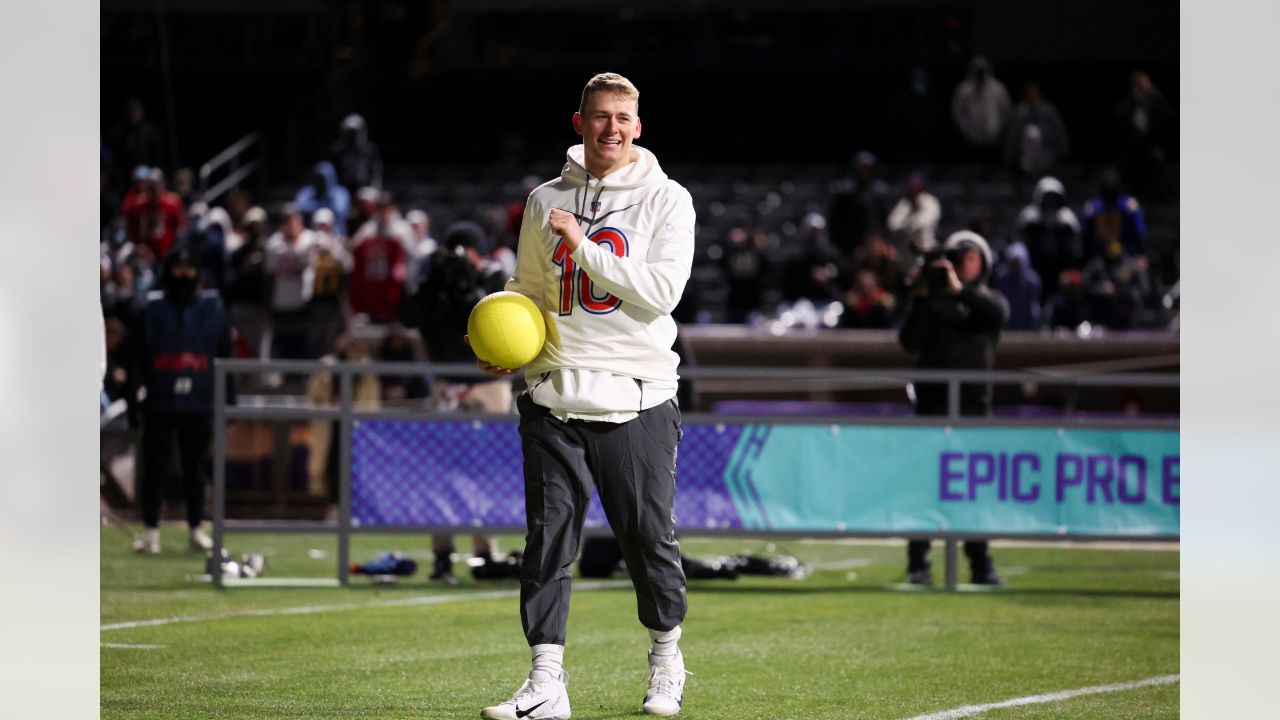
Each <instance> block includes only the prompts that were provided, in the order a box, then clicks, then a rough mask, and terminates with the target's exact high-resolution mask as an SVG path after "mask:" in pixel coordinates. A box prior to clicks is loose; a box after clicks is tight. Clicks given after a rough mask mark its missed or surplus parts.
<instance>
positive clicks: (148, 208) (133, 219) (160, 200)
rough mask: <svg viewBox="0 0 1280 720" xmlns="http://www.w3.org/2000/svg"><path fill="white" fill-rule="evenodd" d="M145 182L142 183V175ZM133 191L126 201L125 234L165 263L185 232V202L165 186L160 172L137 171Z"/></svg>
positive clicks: (126, 196)
mask: <svg viewBox="0 0 1280 720" xmlns="http://www.w3.org/2000/svg"><path fill="white" fill-rule="evenodd" d="M144 172H145V173H146V179H145V180H142V179H141V178H142V177H143V173H144ZM133 179H134V187H133V189H132V190H130V191H129V193H128V194H126V195H125V197H124V208H123V213H124V217H125V234H126V238H127V239H128V241H129V242H131V243H134V244H135V245H147V246H148V247H150V248H151V252H152V253H153V254H154V255H155V256H156V259H157V260H163V259H164V256H165V255H167V254H168V253H169V248H171V247H173V241H174V238H175V237H177V235H178V231H179V230H181V229H182V225H183V212H182V201H181V200H179V199H178V196H177V195H175V194H174V193H171V192H169V191H168V190H166V189H165V186H164V173H163V172H162V171H161V170H160V169H159V168H143V167H141V166H140V167H138V168H136V169H135V170H134V173H133Z"/></svg>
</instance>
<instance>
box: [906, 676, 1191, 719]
mask: <svg viewBox="0 0 1280 720" xmlns="http://www.w3.org/2000/svg"><path fill="white" fill-rule="evenodd" d="M1180 677H1181V676H1179V675H1160V676H1157V677H1153V678H1147V679H1146V680H1135V681H1134V682H1127V683H1116V684H1115V685H1095V686H1093V687H1084V688H1076V689H1075V690H1061V691H1059V692H1052V693H1045V694H1044V695H1028V696H1027V697H1020V698H1014V699H1012V700H1004V701H1001V702H997V703H989V704H987V705H965V706H964V707H958V708H955V709H953V710H943V711H942V712H936V713H930V714H928V715H916V716H915V717H912V718H907V720H954V719H955V718H964V717H969V716H971V715H978V714H981V713H984V712H986V711H988V710H998V709H1000V708H1007V707H1018V706H1020V705H1038V704H1040V703H1051V702H1058V701H1060V700H1070V699H1071V698H1077V697H1080V696H1082V695H1098V694H1101V693H1113V692H1121V691H1124V690H1135V689H1137V688H1142V687H1150V686H1152V685H1171V684H1173V683H1176V682H1178V681H1179V678H1180Z"/></svg>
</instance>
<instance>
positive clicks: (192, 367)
mask: <svg viewBox="0 0 1280 720" xmlns="http://www.w3.org/2000/svg"><path fill="white" fill-rule="evenodd" d="M162 277H163V286H164V291H163V293H162V294H161V295H160V296H159V297H158V298H156V299H154V300H152V301H151V302H149V303H148V304H147V308H146V310H145V313H144V319H143V324H142V328H143V332H142V337H141V341H140V343H139V346H138V355H137V360H136V361H135V362H136V366H137V367H138V368H139V370H138V373H137V377H139V379H140V380H141V381H142V383H143V385H144V386H145V387H146V397H145V400H144V401H143V405H142V415H141V417H142V457H143V464H142V470H143V472H142V478H141V483H140V487H139V492H138V495H139V496H140V497H141V498H142V521H143V524H144V525H145V527H146V530H145V531H144V532H143V534H142V535H141V536H140V537H138V538H137V540H136V541H135V542H134V545H133V549H134V550H136V551H137V552H142V553H149V554H156V553H159V552H160V530H159V524H160V504H161V499H162V494H163V490H164V488H165V485H166V483H165V479H166V477H167V475H168V471H169V462H170V457H171V451H172V449H173V447H174V446H175V445H176V446H177V448H178V455H179V459H180V464H181V467H182V488H183V494H184V497H185V499H186V509H187V527H188V530H189V536H188V537H189V547H190V549H192V550H198V551H201V552H203V551H205V550H208V549H209V548H210V547H212V545H213V542H212V541H211V540H210V539H209V536H208V535H206V534H205V533H204V531H203V530H202V529H201V521H202V519H203V515H204V478H203V477H202V474H201V471H202V469H203V467H204V465H205V463H206V462H207V454H208V450H209V439H210V436H211V431H212V428H211V426H210V422H209V419H210V414H211V412H212V409H213V360H214V358H215V357H228V356H229V355H230V350H231V334H230V331H229V329H228V326H227V323H226V319H225V317H224V315H223V312H222V301H221V300H220V299H219V298H218V296H217V294H216V293H213V292H208V291H206V292H201V291H200V290H199V286H200V279H199V270H198V268H197V267H196V264H195V259H194V258H192V257H191V255H190V254H189V253H188V252H187V250H186V249H185V248H179V249H177V250H175V251H174V252H173V253H172V254H171V255H170V257H169V258H168V259H167V260H166V262H165V269H164V273H163V276H162ZM137 418H138V413H137V411H136V410H134V409H133V408H131V412H130V420H131V423H130V424H136V422H137Z"/></svg>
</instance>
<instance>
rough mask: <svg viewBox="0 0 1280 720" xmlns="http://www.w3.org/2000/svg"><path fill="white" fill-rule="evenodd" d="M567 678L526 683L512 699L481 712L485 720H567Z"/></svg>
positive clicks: (563, 676)
mask: <svg viewBox="0 0 1280 720" xmlns="http://www.w3.org/2000/svg"><path fill="white" fill-rule="evenodd" d="M568 682H569V677H568V676H567V675H565V674H563V673H562V674H561V675H560V678H559V679H558V680H547V681H545V682H537V681H534V680H533V679H532V678H530V679H528V680H525V681H524V684H523V685H521V686H520V689H519V690H517V691H516V694H515V695H512V696H511V699H510V700H508V701H506V702H504V703H502V704H501V705H494V706H493V707H487V708H485V709H484V710H481V711H480V717H482V718H486V719H487V720H544V719H545V720H568V718H569V692H568V689H567V688H566V684H567V683H568Z"/></svg>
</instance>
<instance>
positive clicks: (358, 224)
mask: <svg viewBox="0 0 1280 720" xmlns="http://www.w3.org/2000/svg"><path fill="white" fill-rule="evenodd" d="M381 196H382V193H380V192H378V189H377V188H374V187H368V186H365V187H362V188H360V189H359V190H357V191H356V199H355V202H353V203H351V218H350V222H348V223H347V227H348V228H356V230H357V231H359V229H360V228H362V227H364V226H365V223H368V222H369V221H370V220H372V219H373V216H374V215H377V214H378V198H379V197H381ZM354 241H355V238H352V242H354Z"/></svg>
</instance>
